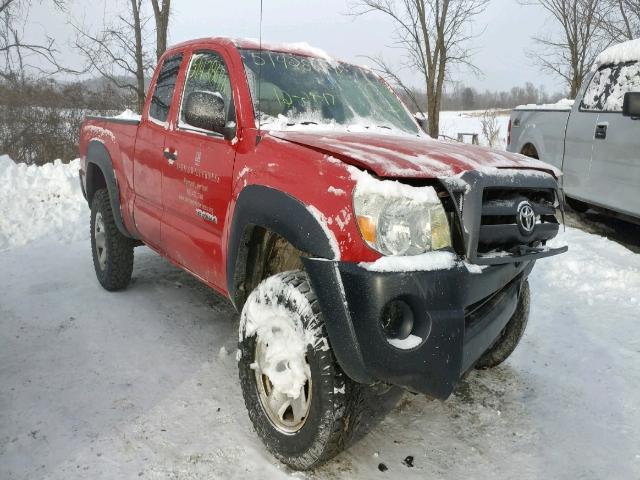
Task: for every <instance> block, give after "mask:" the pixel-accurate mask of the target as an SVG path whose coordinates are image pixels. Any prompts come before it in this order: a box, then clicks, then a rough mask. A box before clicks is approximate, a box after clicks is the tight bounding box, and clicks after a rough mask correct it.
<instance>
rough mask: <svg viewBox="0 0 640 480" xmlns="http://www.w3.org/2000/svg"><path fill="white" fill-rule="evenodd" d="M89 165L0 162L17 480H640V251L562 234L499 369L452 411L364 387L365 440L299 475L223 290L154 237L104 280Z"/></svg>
mask: <svg viewBox="0 0 640 480" xmlns="http://www.w3.org/2000/svg"><path fill="white" fill-rule="evenodd" d="M446 116H447V115H444V117H446ZM451 117H452V119H454V118H455V117H454V116H451ZM460 118H467V117H460ZM474 120H475V121H479V120H477V119H474ZM444 121H445V122H446V121H447V119H446V118H444ZM465 121H466V120H465ZM469 121H470V120H469ZM445 122H443V123H445ZM452 123H455V122H454V120H452ZM462 128H465V129H466V128H468V125H463V126H458V127H456V126H454V127H452V129H458V130H460V129H462ZM75 172H77V163H75V164H74V163H72V164H71V165H70V166H63V165H61V164H56V165H50V166H47V167H42V168H40V169H37V168H36V167H29V168H27V167H24V166H14V165H10V164H8V163H7V161H6V157H5V158H2V157H0V195H2V197H1V200H2V205H1V206H0V209H1V210H0V249H1V250H2V251H0V272H1V274H0V292H2V293H0V382H1V383H2V388H0V478H2V479H3V480H4V479H7V480H13V479H36V478H37V479H40V478H49V479H64V480H69V479H75V478H78V479H81V478H82V479H84V478H91V479H94V480H95V479H103V478H104V479H113V478H150V479H165V478H173V479H199V478H254V477H257V476H260V477H261V478H290V477H293V478H310V479H314V478H356V479H357V478H366V479H369V478H397V477H399V476H402V477H403V478H407V479H410V478H420V479H424V478H441V479H459V478H477V479H486V478H500V479H502V478H504V479H510V478H522V479H539V478H553V479H556V478H563V479H564V478H566V479H575V478H583V479H602V478H616V479H635V478H639V477H640V411H639V410H640V388H639V385H640V361H639V358H640V357H639V354H640V323H638V312H639V311H640V255H638V254H634V253H632V252H631V251H629V250H627V249H625V248H624V247H622V246H620V245H619V244H617V243H615V242H612V241H610V240H607V239H605V238H603V237H601V236H598V235H593V234H589V233H585V232H582V231H580V230H577V229H573V228H570V229H567V232H566V233H565V234H563V235H562V238H560V239H558V242H567V243H568V244H569V248H570V250H569V252H568V253H567V254H564V255H562V256H559V257H555V258H551V259H544V260H541V261H539V262H538V264H537V265H536V267H535V268H534V271H533V274H532V276H531V278H530V282H531V287H532V307H531V317H530V320H529V326H528V329H527V332H526V334H525V337H524V339H523V341H522V343H521V345H520V346H519V347H518V349H517V350H516V352H515V353H514V354H513V356H512V357H511V358H510V359H509V360H508V361H507V362H506V363H505V364H504V365H503V366H500V367H498V368H496V369H494V370H491V371H481V372H476V371H474V372H471V374H470V375H469V376H468V377H467V378H466V379H465V380H464V381H463V383H462V384H461V385H460V386H459V388H458V389H457V391H456V392H455V394H454V395H453V396H452V397H451V398H450V399H448V400H447V401H445V402H440V401H432V400H428V399H426V398H425V397H424V396H419V395H416V396H414V395H411V394H407V393H403V392H402V391H399V390H397V389H391V390H389V391H386V392H385V391H382V390H379V391H371V392H369V398H368V401H367V409H368V411H367V413H366V414H365V416H364V418H365V425H364V427H365V428H364V429H363V431H362V432H361V433H360V435H359V438H358V440H357V441H356V442H355V444H354V445H352V446H351V447H350V448H349V449H348V450H347V451H346V452H344V453H343V454H341V455H339V456H338V457H337V458H336V459H335V460H334V461H332V462H330V463H329V464H327V465H325V466H323V467H321V468H320V469H318V470H316V471H315V472H309V473H294V472H291V471H289V470H288V469H287V468H285V467H283V466H282V465H280V464H279V463H278V462H277V461H276V460H274V458H273V457H272V456H271V455H269V454H268V452H267V451H266V450H265V449H264V447H263V446H262V444H261V443H260V441H259V439H258V437H257V436H256V434H255V433H254V432H252V430H251V426H250V422H249V420H248V417H247V414H246V412H245V408H244V403H243V400H242V395H241V391H240V386H239V384H238V380H237V378H238V377H237V367H236V362H235V355H234V353H235V351H236V345H237V336H238V333H237V332H238V315H237V314H236V313H235V311H234V310H233V308H232V307H231V305H230V304H229V303H228V302H227V301H226V300H225V299H223V298H222V297H220V296H218V295H217V294H216V293H214V292H212V291H210V290H209V289H207V288H206V287H204V286H203V285H201V284H200V283H199V282H198V281H197V280H195V279H194V278H192V277H191V276H189V275H188V274H187V273H184V272H182V271H180V270H178V269H176V268H175V267H173V266H171V265H170V264H169V263H168V262H167V261H165V260H164V259H162V258H160V257H159V256H157V255H156V254H154V253H153V252H151V251H150V250H148V249H146V248H144V247H141V248H138V249H136V254H135V267H134V278H133V282H132V284H131V286H130V287H129V288H128V289H127V290H126V291H124V292H120V293H109V292H106V291H104V290H103V289H102V288H100V286H99V284H98V282H97V280H96V278H95V274H94V272H93V266H92V261H91V253H90V246H89V242H88V240H87V232H88V216H89V212H88V209H87V207H86V203H85V202H84V199H82V197H81V193H80V190H79V187H78V180H77V177H76V176H75V175H76V174H75ZM27 243H28V244H27ZM409 455H411V456H413V457H414V461H413V465H414V466H413V467H408V466H407V465H405V464H403V460H404V459H405V458H406V457H407V456H409ZM380 463H383V464H384V465H386V466H387V467H388V470H387V471H386V472H384V473H382V472H380V471H379V470H378V465H379V464H380Z"/></svg>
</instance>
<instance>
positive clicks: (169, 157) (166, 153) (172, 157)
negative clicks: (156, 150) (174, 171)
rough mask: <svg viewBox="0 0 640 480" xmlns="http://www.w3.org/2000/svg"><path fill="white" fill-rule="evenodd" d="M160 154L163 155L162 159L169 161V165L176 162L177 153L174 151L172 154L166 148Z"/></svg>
mask: <svg viewBox="0 0 640 480" xmlns="http://www.w3.org/2000/svg"><path fill="white" fill-rule="evenodd" d="M162 154H163V155H164V158H166V159H167V160H169V163H173V162H175V161H176V160H178V152H177V151H174V152H172V151H171V150H169V149H168V148H165V149H164V150H163V151H162Z"/></svg>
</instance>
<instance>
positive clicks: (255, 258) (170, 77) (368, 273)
mask: <svg viewBox="0 0 640 480" xmlns="http://www.w3.org/2000/svg"><path fill="white" fill-rule="evenodd" d="M80 150H81V157H82V163H81V165H82V167H81V170H80V179H81V183H82V189H83V192H84V194H85V197H86V199H87V201H88V202H89V205H90V207H91V247H92V251H93V263H94V266H95V270H96V274H97V277H98V280H99V281H100V283H101V284H102V286H103V287H104V288H106V289H107V290H119V289H122V288H125V287H126V286H127V285H128V283H129V280H130V278H131V274H132V269H133V249H134V247H136V246H138V245H142V244H145V245H147V246H148V247H150V248H151V249H153V250H155V251H156V252H158V253H159V254H160V255H162V256H164V257H166V258H168V259H169V260H170V261H171V262H173V263H174V264H176V265H178V266H179V267H180V268H183V269H185V270H187V271H188V272H190V273H191V274H193V275H194V276H196V277H197V278H199V279H200V280H201V281H202V282H204V283H206V284H207V285H209V286H210V287H211V288H213V289H215V290H216V291H218V292H219V293H220V294H222V295H225V296H227V297H228V298H229V299H230V300H231V302H233V304H234V306H235V307H236V308H237V309H238V311H240V312H241V315H240V325H239V349H238V366H239V375H240V381H241V384H242V392H243V395H244V399H245V403H246V406H247V410H248V413H249V416H250V418H251V420H252V422H253V425H254V426H255V429H256V431H257V433H258V434H259V436H260V437H261V438H262V440H263V441H264V443H265V445H266V446H267V448H268V449H269V450H270V451H271V452H272V453H273V454H274V455H275V456H276V457H277V458H278V459H280V460H281V461H282V462H284V463H286V464H288V465H290V466H291V467H293V468H295V469H308V468H311V467H313V466H315V465H317V464H319V463H321V462H323V461H325V460H327V459H328V458H331V457H332V456H334V455H335V454H336V453H338V452H339V451H340V450H341V449H342V448H344V446H345V444H346V443H347V441H348V439H349V438H350V436H351V434H352V432H353V430H354V429H355V427H356V425H357V424H358V418H359V413H360V405H361V404H362V402H360V401H359V399H360V398H361V395H362V391H363V388H364V387H363V386H364V385H372V384H375V383H384V384H392V385H397V386H401V387H404V388H406V389H408V390H410V391H412V392H420V393H426V394H428V395H431V396H433V397H437V398H442V399H444V398H447V397H448V396H449V395H450V394H451V392H452V391H453V389H454V387H455V386H456V384H457V383H458V382H459V380H460V379H461V377H462V376H463V375H464V374H465V373H466V372H467V371H469V370H470V369H471V368H473V367H476V368H488V367H493V366H495V365H497V364H499V363H501V362H502V361H504V360H505V359H506V358H507V357H508V356H509V355H510V354H511V352H512V351H513V350H514V348H515V347H516V344H517V343H518V341H519V340H520V338H521V336H522V334H523V331H524V328H525V326H526V323H527V318H528V313H529V287H528V283H527V276H528V275H529V273H530V272H531V269H532V268H533V265H534V263H535V261H536V260H537V259H539V258H543V257H548V256H552V255H555V254H558V253H561V252H562V251H564V250H565V249H566V248H551V247H550V246H549V245H547V241H548V240H550V239H552V238H553V237H554V236H555V235H556V234H557V232H558V229H559V224H560V222H559V218H560V216H561V205H562V201H561V192H560V191H559V189H558V184H557V179H558V176H559V172H558V171H557V170H556V169H554V168H553V167H552V166H549V165H547V164H545V163H543V162H540V161H537V160H533V159H529V158H526V157H524V156H521V155H518V154H512V153H507V152H498V151H492V150H489V149H484V148H480V147H475V146H465V145H462V144H456V143H445V142H440V141H436V140H433V139H431V138H430V137H428V136H427V135H426V134H425V133H424V132H423V131H422V130H421V128H420V126H419V125H418V124H417V123H416V121H415V120H414V119H413V118H412V116H411V114H410V113H409V111H408V110H407V109H406V107H405V106H404V105H403V104H402V103H401V102H400V100H399V99H398V97H397V96H396V95H395V94H394V93H393V91H392V90H391V89H390V88H389V86H388V85H387V84H386V83H385V82H384V81H383V80H382V79H381V78H379V77H378V76H377V75H376V74H374V73H373V72H371V71H370V70H368V69H366V68H363V67H357V66H354V65H350V64H347V63H343V62H339V61H336V60H333V59H331V58H329V57H327V56H326V55H325V54H323V53H322V52H320V51H318V50H315V49H312V48H310V47H305V46H302V45H289V46H287V45H264V44H263V45H258V44H257V43H256V42H253V41H248V40H230V39H218V38H215V39H214V38H207V39H201V40H194V41H190V42H186V43H182V44H180V45H176V46H175V47H172V48H170V49H169V50H168V51H167V52H166V53H165V54H164V56H163V57H162V59H161V61H160V63H159V66H158V68H157V70H156V72H155V74H154V76H153V79H152V81H151V84H150V87H149V93H148V95H147V101H146V105H145V107H144V110H143V112H142V115H141V116H140V117H129V118H127V117H124V118H123V117H116V118H97V117H89V118H87V119H86V121H85V122H84V124H83V125H82V130H81V144H80Z"/></svg>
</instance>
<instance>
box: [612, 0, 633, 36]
mask: <svg viewBox="0 0 640 480" xmlns="http://www.w3.org/2000/svg"><path fill="white" fill-rule="evenodd" d="M607 6H608V15H607V17H606V22H605V24H604V28H605V30H606V32H607V35H608V37H609V39H610V40H611V41H612V42H622V41H625V40H633V39H635V38H638V37H640V1H639V0H607Z"/></svg>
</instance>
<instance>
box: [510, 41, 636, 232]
mask: <svg viewBox="0 0 640 480" xmlns="http://www.w3.org/2000/svg"><path fill="white" fill-rule="evenodd" d="M639 61H640V40H632V41H630V42H624V43H621V44H618V45H614V46H612V47H610V48H608V49H607V50H605V51H604V52H602V53H601V54H600V55H599V56H598V59H597V60H596V64H595V67H594V70H593V71H592V72H591V73H590V74H589V75H588V76H587V78H586V79H585V82H584V84H583V86H582V88H581V89H580V91H579V92H578V95H577V97H576V100H575V101H572V100H561V101H560V102H558V103H556V104H552V105H523V106H520V107H517V108H515V109H514V110H513V112H512V113H511V119H510V121H509V139H508V146H507V150H509V151H511V152H517V153H522V154H524V155H527V156H530V157H534V158H539V159H540V160H543V161H545V162H547V163H550V164H552V165H554V166H556V167H558V168H560V169H561V170H562V171H563V173H564V180H563V188H564V192H565V195H566V197H567V203H569V205H570V206H572V207H573V208H574V209H576V210H579V211H584V210H586V209H587V208H588V207H590V206H591V207H596V208H600V209H605V210H606V211H608V212H609V213H611V214H614V215H616V216H620V217H623V218H624V219H627V220H630V221H633V222H636V223H640V63H639Z"/></svg>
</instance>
